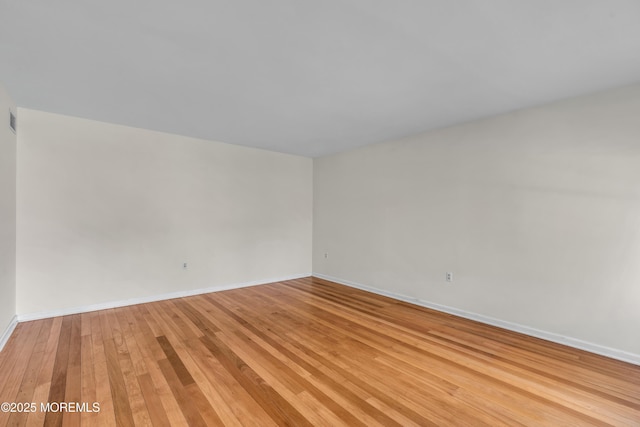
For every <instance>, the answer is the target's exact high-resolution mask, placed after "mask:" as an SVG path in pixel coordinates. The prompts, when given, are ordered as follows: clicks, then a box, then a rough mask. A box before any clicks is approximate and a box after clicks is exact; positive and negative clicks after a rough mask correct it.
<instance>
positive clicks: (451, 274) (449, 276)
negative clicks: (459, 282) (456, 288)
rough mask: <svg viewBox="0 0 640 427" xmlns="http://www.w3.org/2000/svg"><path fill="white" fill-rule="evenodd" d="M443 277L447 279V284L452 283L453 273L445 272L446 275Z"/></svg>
mask: <svg viewBox="0 0 640 427" xmlns="http://www.w3.org/2000/svg"><path fill="white" fill-rule="evenodd" d="M445 277H446V279H447V282H453V272H451V271H447V274H446V276H445Z"/></svg>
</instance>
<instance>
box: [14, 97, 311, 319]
mask: <svg viewBox="0 0 640 427" xmlns="http://www.w3.org/2000/svg"><path fill="white" fill-rule="evenodd" d="M19 115H20V131H19V136H18V185H17V187H18V224H17V232H18V243H17V283H18V285H17V289H18V290H17V311H18V314H19V315H24V314H31V313H40V312H51V311H56V310H67V309H70V308H71V309H73V308H76V307H83V306H87V305H93V304H103V303H110V302H113V301H123V300H128V299H132V298H144V297H148V296H154V295H160V294H166V293H174V292H181V291H188V290H193V289H201V288H209V287H216V286H229V285H235V284H241V283H247V282H256V281H257V282H267V281H270V280H272V279H277V278H283V277H290V276H303V275H309V274H310V272H311V227H312V226H311V220H312V161H311V159H308V158H303V157H297V156H291V155H285V154H279V153H273V152H267V151H262V150H257V149H250V148H245V147H239V146H233V145H228V144H223V143H218V142H212V141H202V140H197V139H191V138H186V137H181V136H176V135H169V134H164V133H159V132H152V131H149V130H143V129H135V128H130V127H125V126H117V125H112V124H106V123H100V122H95V121H90V120H84V119H79V118H74V117H68V116H62V115H56V114H50V113H44V112H40V111H34V110H29V109H23V108H20V109H19ZM212 120H214V118H212ZM183 262H187V263H188V268H187V270H183V268H182V264H183Z"/></svg>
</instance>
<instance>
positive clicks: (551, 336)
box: [313, 273, 640, 365]
mask: <svg viewBox="0 0 640 427" xmlns="http://www.w3.org/2000/svg"><path fill="white" fill-rule="evenodd" d="M313 276H314V277H318V278H320V279H325V280H329V281H331V282H336V283H340V284H341V285H345V286H350V287H352V288H356V289H361V290H363V291H367V292H372V293H374V294H378V295H383V296H386V297H389V298H393V299H396V300H399V301H404V302H408V303H410V304H415V305H419V306H422V307H426V308H430V309H433V310H436V311H441V312H444V313H448V314H453V315H455V316H459V317H463V318H465V319H470V320H475V321H477V322H481V323H486V324H488V325H492V326H497V327H499V328H503V329H507V330H510V331H513V332H519V333H521V334H525V335H529V336H532V337H536V338H541V339H543V340H547V341H551V342H555V343H558V344H563V345H566V346H569V347H573V348H577V349H579V350H585V351H588V352H590V353H595V354H599V355H601V356H606V357H610V358H612V359H616V360H621V361H623V362H628V363H632V364H634V365H640V355H639V354H633V353H629V352H626V351H622V350H617V349H615V348H609V347H606V346H602V345H599V344H594V343H590V342H587V341H582V340H579V339H577V338H571V337H565V336H562V335H558V334H555V333H553V332H547V331H542V330H539V329H535V328H530V327H528V326H524V325H520V324H517V323H511V322H506V321H504V320H500V319H495V318H493V317H489V316H484V315H482V314H477V313H471V312H468V311H464V310H460V309H457V308H453V307H448V306H446V305H440V304H435V303H432V302H429V301H424V300H420V299H417V298H413V297H408V296H405V295H401V294H396V293H393V292H388V291H385V290H382V289H378V288H374V287H371V286H366V285H363V284H360V283H356V282H352V281H350V280H344V279H340V278H337V277H333V276H328V275H326V274H320V273H313Z"/></svg>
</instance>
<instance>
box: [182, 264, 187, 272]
mask: <svg viewBox="0 0 640 427" xmlns="http://www.w3.org/2000/svg"><path fill="white" fill-rule="evenodd" d="M182 269H183V270H186V269H187V263H186V262H183V263H182Z"/></svg>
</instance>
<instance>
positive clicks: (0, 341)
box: [0, 315, 18, 351]
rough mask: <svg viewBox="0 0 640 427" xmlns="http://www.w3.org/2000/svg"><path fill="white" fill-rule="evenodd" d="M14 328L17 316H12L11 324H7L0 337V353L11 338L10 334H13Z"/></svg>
mask: <svg viewBox="0 0 640 427" xmlns="http://www.w3.org/2000/svg"><path fill="white" fill-rule="evenodd" d="M16 326H18V316H17V315H15V316H13V318H12V319H11V322H9V325H8V326H7V328H6V329H5V330H4V332H3V333H2V335H1V336H0V351H2V349H3V348H4V346H5V344H6V343H7V341H9V338H10V337H11V334H12V333H13V330H14V329H15V328H16Z"/></svg>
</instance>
